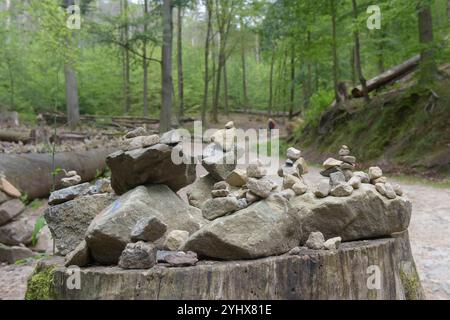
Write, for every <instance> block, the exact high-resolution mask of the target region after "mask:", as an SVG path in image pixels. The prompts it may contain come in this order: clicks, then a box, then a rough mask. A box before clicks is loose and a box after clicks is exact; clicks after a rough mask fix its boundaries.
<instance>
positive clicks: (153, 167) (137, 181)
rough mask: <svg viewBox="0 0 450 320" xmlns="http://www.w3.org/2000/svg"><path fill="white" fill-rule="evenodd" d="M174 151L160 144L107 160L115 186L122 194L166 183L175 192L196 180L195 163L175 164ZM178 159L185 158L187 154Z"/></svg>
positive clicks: (112, 183)
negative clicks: (142, 187)
mask: <svg viewBox="0 0 450 320" xmlns="http://www.w3.org/2000/svg"><path fill="white" fill-rule="evenodd" d="M172 151H173V152H174V153H178V151H180V150H178V149H175V148H171V147H169V146H168V145H165V144H157V145H154V146H151V147H149V148H145V149H136V150H132V151H117V152H115V153H113V154H110V155H109V156H108V157H107V158H106V163H107V165H108V166H109V168H110V169H111V186H112V188H113V189H114V191H115V192H116V193H117V194H118V195H122V194H124V193H126V192H127V191H129V190H131V189H133V188H135V187H137V186H140V185H145V184H149V183H152V184H165V185H167V186H168V187H169V188H171V189H172V190H174V191H178V190H179V189H181V188H183V187H185V186H187V185H188V184H191V183H193V182H194V181H195V176H196V173H195V164H184V163H182V164H174V162H173V161H172V158H171V156H172ZM178 156H180V157H184V155H180V154H179V153H178Z"/></svg>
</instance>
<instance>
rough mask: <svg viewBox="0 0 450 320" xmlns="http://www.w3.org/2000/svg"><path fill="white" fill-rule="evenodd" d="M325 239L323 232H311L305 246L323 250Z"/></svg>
mask: <svg viewBox="0 0 450 320" xmlns="http://www.w3.org/2000/svg"><path fill="white" fill-rule="evenodd" d="M324 244H325V238H324V237H323V234H322V232H311V233H310V235H309V237H308V240H307V241H306V243H305V245H306V247H308V248H309V249H313V250H321V249H323V248H324Z"/></svg>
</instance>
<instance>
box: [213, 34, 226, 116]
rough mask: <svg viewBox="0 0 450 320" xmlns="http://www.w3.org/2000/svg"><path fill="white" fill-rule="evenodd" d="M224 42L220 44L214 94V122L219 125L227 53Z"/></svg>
mask: <svg viewBox="0 0 450 320" xmlns="http://www.w3.org/2000/svg"><path fill="white" fill-rule="evenodd" d="M223 50H224V48H223V40H222V39H221V40H220V44H219V61H218V65H217V71H216V92H215V93H214V103H213V118H212V120H213V122H214V123H217V122H219V116H218V112H219V98H220V84H221V80H222V70H223V66H224V64H225V53H224V52H223Z"/></svg>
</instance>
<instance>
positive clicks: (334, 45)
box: [330, 0, 341, 103]
mask: <svg viewBox="0 0 450 320" xmlns="http://www.w3.org/2000/svg"><path fill="white" fill-rule="evenodd" d="M330 4H331V22H332V29H333V31H332V41H331V43H332V51H333V84H334V93H335V97H336V101H337V102H338V103H339V102H340V100H341V99H340V96H339V89H338V82H339V61H338V53H337V26H336V15H337V12H336V10H337V9H336V0H330Z"/></svg>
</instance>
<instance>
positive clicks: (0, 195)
mask: <svg viewBox="0 0 450 320" xmlns="http://www.w3.org/2000/svg"><path fill="white" fill-rule="evenodd" d="M8 200H11V197H10V196H8V195H7V194H6V193H4V192H2V191H0V204H2V203H4V202H6V201H8Z"/></svg>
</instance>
